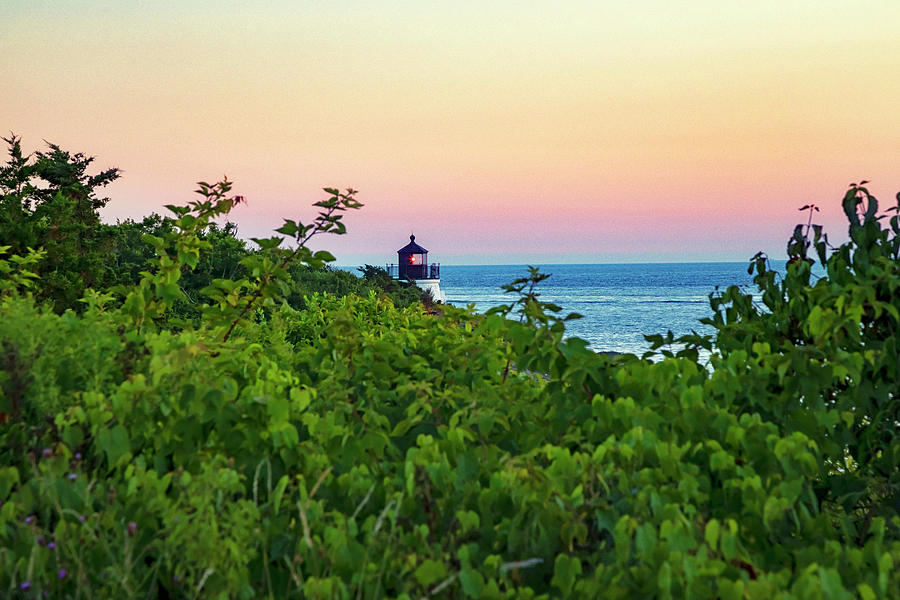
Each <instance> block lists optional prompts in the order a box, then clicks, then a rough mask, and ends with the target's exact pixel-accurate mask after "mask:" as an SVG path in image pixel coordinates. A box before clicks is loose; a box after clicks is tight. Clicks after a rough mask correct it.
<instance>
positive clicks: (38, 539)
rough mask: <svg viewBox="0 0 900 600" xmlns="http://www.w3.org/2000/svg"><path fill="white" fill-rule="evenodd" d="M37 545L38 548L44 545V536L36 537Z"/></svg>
mask: <svg viewBox="0 0 900 600" xmlns="http://www.w3.org/2000/svg"><path fill="white" fill-rule="evenodd" d="M37 543H38V546H43V545H44V536H42V535H39V536H37Z"/></svg>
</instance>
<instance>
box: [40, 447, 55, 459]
mask: <svg viewBox="0 0 900 600" xmlns="http://www.w3.org/2000/svg"><path fill="white" fill-rule="evenodd" d="M41 454H43V455H44V456H45V457H47V456H50V455H52V454H53V450H51V449H50V448H44V449H43V450H41Z"/></svg>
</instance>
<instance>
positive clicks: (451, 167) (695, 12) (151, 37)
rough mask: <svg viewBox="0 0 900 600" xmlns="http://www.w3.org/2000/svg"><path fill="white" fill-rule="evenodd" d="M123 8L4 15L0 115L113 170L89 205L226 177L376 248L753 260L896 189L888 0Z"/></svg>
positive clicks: (256, 201)
mask: <svg viewBox="0 0 900 600" xmlns="http://www.w3.org/2000/svg"><path fill="white" fill-rule="evenodd" d="M130 4H131V3H122V2H112V1H107V2H92V1H81V2H75V1H70V0H57V1H53V2H50V1H37V0H11V1H10V2H5V3H3V5H2V6H0V22H2V23H3V24H4V25H3V28H2V33H0V75H2V80H3V85H4V93H2V94H0V129H2V130H4V131H12V132H14V133H16V134H17V135H21V136H22V137H23V140H24V143H25V146H26V147H27V148H29V149H37V148H40V147H41V144H42V140H44V139H46V140H49V141H53V142H54V143H57V144H60V145H62V146H63V147H64V148H66V149H69V150H72V151H82V152H85V153H88V154H92V155H94V156H96V157H97V162H96V164H97V166H98V167H99V168H102V167H107V166H117V167H120V168H121V169H123V171H124V174H123V177H122V179H121V180H120V181H118V182H116V183H115V184H113V185H112V186H110V187H109V188H108V193H109V195H110V196H111V197H112V202H111V203H110V204H109V206H108V207H107V209H106V210H105V213H104V215H105V217H106V218H107V219H109V220H113V221H114V220H115V219H121V218H128V217H135V218H136V217H140V216H142V215H144V214H147V213H149V212H152V211H158V212H162V208H161V207H162V205H163V204H168V203H172V202H184V201H187V200H188V199H190V198H191V190H192V189H193V188H194V182H196V181H198V180H201V179H205V180H214V179H216V178H218V177H220V176H221V175H222V174H227V175H228V177H229V178H230V179H232V180H233V181H235V182H236V185H235V191H236V192H238V193H241V194H243V195H245V196H246V198H247V200H248V203H247V205H246V206H241V207H239V208H238V209H236V210H235V212H234V213H233V220H235V221H236V222H237V223H238V224H239V227H240V233H241V235H243V236H260V235H266V234H267V232H268V231H271V229H273V228H275V227H277V226H279V225H280V223H281V218H282V217H286V218H295V219H296V218H300V219H302V220H309V219H311V218H312V216H313V214H314V213H313V211H312V209H311V208H310V207H309V205H310V204H311V203H312V202H314V201H316V200H318V199H320V198H321V197H322V194H321V192H319V191H318V190H319V189H320V188H322V187H325V186H336V187H353V188H355V189H357V190H359V191H360V193H359V196H358V197H359V199H360V200H361V201H362V202H363V203H365V204H366V207H365V208H364V209H363V210H362V211H361V212H359V213H355V214H353V215H350V216H348V217H347V224H348V226H349V230H350V233H349V234H348V235H347V236H344V237H343V238H332V239H328V240H324V241H323V242H322V243H321V244H320V247H325V248H328V249H330V250H331V251H332V252H334V253H335V254H336V255H337V256H338V259H339V262H340V263H342V264H360V263H363V262H368V263H379V264H380V263H384V262H387V261H392V260H394V259H395V258H396V254H394V252H395V251H396V250H397V248H399V247H401V246H402V245H404V244H405V243H406V242H407V241H408V236H409V234H410V233H415V234H416V240H417V241H418V242H420V243H421V244H422V245H423V246H425V247H426V248H428V249H429V250H430V251H431V254H430V258H432V260H435V261H440V262H443V263H445V264H461V263H468V264H481V263H526V262H543V263H553V262H628V261H695V260H745V259H747V258H748V257H749V256H751V255H753V254H754V253H755V252H756V251H757V250H765V251H767V252H769V253H770V254H771V255H772V256H773V257H781V256H783V253H784V247H785V240H786V238H787V236H788V235H789V234H790V232H791V230H792V228H793V225H794V223H796V222H799V221H800V220H802V219H801V217H800V215H799V214H798V213H797V208H798V207H800V206H801V205H803V204H807V203H810V202H813V203H816V204H818V205H819V206H821V207H822V212H821V213H820V218H819V221H820V222H822V223H823V224H824V225H825V226H826V229H827V230H828V231H830V232H831V233H832V235H833V236H834V237H836V238H842V237H843V235H844V232H845V226H844V222H843V216H842V213H841V209H840V204H839V201H840V198H841V197H842V195H843V193H844V191H845V190H846V186H847V184H849V183H850V182H853V181H859V180H860V179H868V180H870V181H872V185H871V186H870V189H871V190H872V191H873V192H874V193H875V194H876V195H877V196H878V197H879V199H880V200H881V201H882V203H883V204H884V205H888V203H892V202H894V195H895V194H896V193H897V191H898V190H900V161H898V157H900V119H898V112H897V107H898V106H900V77H898V75H897V74H898V73H900V35H898V24H900V3H898V2H895V1H893V0H892V1H884V2H865V1H863V2H853V3H851V2H843V1H841V2H837V1H834V2H832V1H825V0H820V1H817V2H806V1H802V2H800V1H798V2H758V3H737V2H721V1H718V2H699V1H698V2H691V3H689V7H688V8H685V7H684V6H681V5H682V4H683V3H672V2H662V1H658V2H657V1H649V0H647V1H642V2H630V3H616V4H611V3H610V4H608V5H607V4H601V3H597V2H570V3H567V4H565V8H560V7H559V6H557V5H556V4H555V3H550V2H535V3H513V2H495V3H484V2H461V1H456V2H427V3H423V2H387V1H374V2H331V3H326V2H312V1H309V2H265V3H262V2H260V3H257V4H253V3H246V2H242V3H238V2H211V1H210V2H174V1H172V2H166V1H161V2H156V3H152V8H150V6H151V5H149V4H148V5H147V8H140V7H132V6H129V5H130Z"/></svg>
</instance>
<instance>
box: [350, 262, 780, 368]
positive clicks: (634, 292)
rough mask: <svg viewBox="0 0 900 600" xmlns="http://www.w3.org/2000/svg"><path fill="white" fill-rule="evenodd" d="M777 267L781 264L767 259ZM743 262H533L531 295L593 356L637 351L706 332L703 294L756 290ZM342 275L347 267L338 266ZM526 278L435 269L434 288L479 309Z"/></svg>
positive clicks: (482, 268)
mask: <svg viewBox="0 0 900 600" xmlns="http://www.w3.org/2000/svg"><path fill="white" fill-rule="evenodd" d="M771 263H772V266H773V268H776V269H779V270H782V269H783V268H784V264H785V261H771ZM748 265H749V262H748V261H744V262H679V263H673V262H668V263H667V262H654V263H594V264H533V265H531V266H535V267H537V268H538V269H539V270H540V271H541V272H542V273H548V274H550V277H549V278H548V279H546V280H545V281H542V282H541V283H539V284H538V285H537V287H536V291H537V292H538V293H539V294H540V298H541V300H542V301H545V302H552V303H554V304H557V305H559V306H561V307H562V311H560V313H559V314H560V316H565V315H567V314H569V313H573V312H574V313H578V314H580V315H582V318H580V319H576V320H572V321H569V322H568V323H566V333H567V336H572V337H579V338H581V339H583V340H585V341H587V342H588V343H589V344H590V347H591V349H593V350H595V351H597V352H609V351H612V352H627V353H632V354H637V355H640V354H643V353H644V352H646V351H648V350H649V349H650V344H649V343H648V342H647V341H646V340H645V339H644V336H645V335H652V334H663V335H664V334H666V332H667V331H670V330H671V331H672V333H673V334H674V335H675V336H676V337H678V336H681V335H685V334H689V333H691V332H692V331H696V332H697V333H701V334H709V333H712V332H713V329H712V328H711V327H709V326H708V325H703V324H702V323H700V322H699V320H700V319H701V318H703V317H708V316H710V315H711V314H712V311H711V309H710V307H709V296H710V294H712V293H715V292H716V291H717V290H718V291H724V290H725V288H727V287H728V286H731V285H737V286H743V287H744V289H745V290H746V291H747V292H748V293H751V292H755V291H756V290H755V286H754V285H753V281H752V276H751V275H750V274H748V273H747V267H748ZM341 268H346V269H348V270H350V269H355V268H353V267H341ZM527 275H528V265H444V264H442V265H441V290H442V292H443V293H444V296H445V297H446V301H447V303H448V304H452V305H454V306H468V305H473V306H474V308H475V310H476V311H478V312H484V311H486V310H488V309H489V308H492V307H494V306H497V305H500V304H506V303H510V302H512V301H514V300H515V296H514V295H513V294H507V293H504V292H503V290H502V289H501V286H502V285H504V284H507V283H510V282H512V281H513V280H515V279H517V278H519V277H525V276H527Z"/></svg>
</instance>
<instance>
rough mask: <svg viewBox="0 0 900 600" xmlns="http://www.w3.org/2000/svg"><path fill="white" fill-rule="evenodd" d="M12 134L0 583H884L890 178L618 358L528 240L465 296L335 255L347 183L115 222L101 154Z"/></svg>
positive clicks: (706, 586) (1, 196)
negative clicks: (838, 241) (531, 258)
mask: <svg viewBox="0 0 900 600" xmlns="http://www.w3.org/2000/svg"><path fill="white" fill-rule="evenodd" d="M7 142H8V144H9V160H8V162H7V164H6V165H5V166H4V167H2V168H0V253H2V254H0V594H2V595H5V596H9V597H24V598H28V597H34V598H38V597H42V595H44V593H45V592H46V594H47V595H49V596H51V597H60V598H66V597H72V598H94V597H129V598H130V597H134V598H144V597H161V598H197V597H214V598H231V597H234V598H254V597H267V598H292V597H293V598H366V599H368V598H382V597H397V598H422V597H455V598H548V597H573V598H597V597H614V598H615V597H620V598H632V597H660V598H669V597H697V598H734V599H737V598H773V597H779V598H791V597H797V598H835V599H837V598H853V597H860V598H864V599H867V600H868V599H872V598H883V597H897V596H898V595H900V592H898V590H900V569H898V568H897V567H898V565H900V441H898V435H900V427H898V420H900V400H898V393H900V356H898V346H897V339H898V338H897V332H898V328H900V289H898V288H900V262H898V261H900V195H898V198H897V205H896V206H891V207H889V208H887V210H886V211H881V210H879V204H878V201H877V200H876V199H875V198H874V197H873V196H872V195H871V194H870V193H869V191H868V189H867V188H866V186H865V182H862V183H860V184H858V185H853V186H851V187H850V189H849V190H848V191H847V193H846V195H845V196H844V198H843V201H842V208H843V211H844V213H845V214H846V216H847V220H848V224H849V241H848V242H847V243H845V244H842V245H840V246H839V247H836V248H834V247H832V246H830V245H829V243H828V240H827V237H826V234H825V233H824V232H823V231H822V228H821V227H819V226H818V225H815V224H813V223H812V213H813V212H814V209H813V208H810V207H806V210H809V213H810V214H809V218H808V219H807V222H806V223H804V224H802V225H798V226H797V228H796V229H795V230H794V233H793V235H792V236H791V238H790V240H789V242H788V247H787V251H788V255H789V257H790V261H789V263H788V265H787V267H786V270H785V272H777V271H775V270H773V269H772V268H771V267H770V265H769V263H768V259H767V257H766V255H765V254H762V253H760V254H758V255H756V256H755V257H753V259H752V260H751V261H750V265H749V267H750V270H751V272H752V273H753V274H754V282H755V285H756V286H757V288H758V289H756V290H746V289H741V288H739V287H731V288H728V289H726V290H724V291H722V292H721V293H714V294H712V295H711V296H710V313H709V317H708V318H707V319H705V320H704V322H705V323H707V324H709V325H711V326H712V327H713V328H714V331H715V333H714V334H712V335H708V336H707V335H699V334H693V335H689V336H685V337H683V338H679V339H675V338H674V337H673V336H672V335H671V334H669V335H661V334H660V335H653V336H649V337H648V339H650V340H651V341H652V342H653V345H654V351H655V353H656V354H655V355H654V356H650V355H645V356H642V357H637V356H633V355H606V354H598V353H595V352H593V351H592V350H591V349H590V348H588V347H587V344H586V343H585V342H583V341H582V340H579V339H577V338H571V337H567V336H566V335H565V324H566V321H567V320H568V319H570V318H576V317H577V315H568V316H565V317H564V316H562V312H561V308H560V307H558V306H554V305H553V304H549V303H546V302H543V301H542V300H541V297H540V282H541V280H542V279H543V278H544V277H545V275H544V274H542V273H540V272H539V271H538V270H536V269H531V270H529V271H528V272H527V273H526V274H524V277H523V278H521V279H519V280H517V281H514V282H511V283H510V284H508V285H507V286H505V288H504V289H505V290H506V291H507V292H509V293H510V298H511V300H510V303H509V304H508V305H506V306H503V307H499V308H498V309H494V310H492V311H490V312H489V313H488V314H483V315H481V314H476V313H474V312H473V311H472V310H469V309H462V308H455V307H452V306H442V305H437V306H435V307H432V309H431V310H426V309H425V307H424V306H423V305H422V304H421V303H420V302H419V301H418V296H417V295H415V294H417V292H416V291H415V290H414V289H411V288H409V287H404V286H402V285H399V284H397V283H396V282H392V281H390V280H389V278H385V276H384V274H383V273H381V272H379V271H378V270H377V269H376V268H374V267H366V268H365V269H364V271H365V272H364V277H362V278H357V277H355V276H354V275H352V274H349V273H342V272H340V271H337V270H333V271H329V270H327V268H326V265H327V263H328V262H330V261H331V260H333V257H332V256H331V255H330V254H329V253H328V252H325V251H318V252H313V251H311V250H310V249H309V248H308V246H307V242H308V241H309V239H310V238H311V237H313V236H320V235H327V234H341V233H343V232H344V224H343V222H342V216H343V215H344V214H345V212H346V211H348V210H355V209H358V208H360V206H361V204H360V203H359V202H358V201H357V199H356V192H355V191H353V190H346V191H340V190H337V189H331V188H329V189H326V190H325V198H324V199H322V200H319V201H317V202H316V203H315V210H316V216H315V217H314V218H313V220H312V221H310V222H308V223H307V224H304V223H303V222H301V221H294V220H285V221H284V223H283V224H282V225H281V226H280V227H279V228H278V229H277V230H276V231H277V233H278V235H277V236H274V237H271V238H263V239H256V240H253V247H252V249H251V248H249V247H248V245H247V244H246V243H245V242H243V241H242V240H240V239H239V238H238V237H237V236H236V231H235V228H234V226H233V225H229V224H225V225H217V224H216V223H221V222H222V220H223V219H227V215H228V212H229V211H230V210H231V208H232V207H233V206H234V205H235V204H236V203H239V202H243V201H244V199H243V198H241V197H239V196H234V195H231V192H230V183H229V182H228V181H221V182H217V183H212V184H210V183H206V182H201V183H200V184H199V187H198V190H197V191H198V196H197V200H195V201H193V202H190V203H189V204H186V205H183V206H182V205H171V206H169V207H167V209H168V210H169V212H170V213H171V216H170V217H167V218H162V217H159V216H156V215H153V216H150V217H148V218H145V219H143V220H142V221H127V222H125V223H120V224H118V225H104V224H103V223H101V222H100V219H99V215H98V212H97V211H98V210H99V208H100V207H102V206H103V204H104V203H105V202H106V200H105V199H101V198H98V197H97V194H98V192H99V190H100V189H102V188H103V187H104V186H105V185H106V184H107V183H109V182H110V181H112V180H113V179H114V178H115V177H116V176H117V175H118V173H117V172H116V171H115V170H110V171H104V172H101V173H99V174H97V175H88V174H87V170H88V168H89V166H90V163H91V159H90V158H88V157H85V156H83V155H81V154H75V155H71V154H68V153H66V152H64V151H62V150H61V149H59V148H58V147H56V146H51V147H50V151H49V152H45V153H40V152H39V153H36V154H35V155H34V156H30V157H29V156H24V155H23V154H22V151H21V148H20V145H19V142H18V139H17V138H14V137H11V138H10V139H8V140H7ZM813 265H818V267H819V268H817V269H816V271H815V273H817V274H816V275H814V274H813V273H814V271H813V268H812V267H813ZM820 272H821V276H819V275H818V273H820ZM411 294H412V295H411ZM707 355H708V356H709V359H708V361H707V360H704V361H703V362H701V360H700V357H701V356H707Z"/></svg>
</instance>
